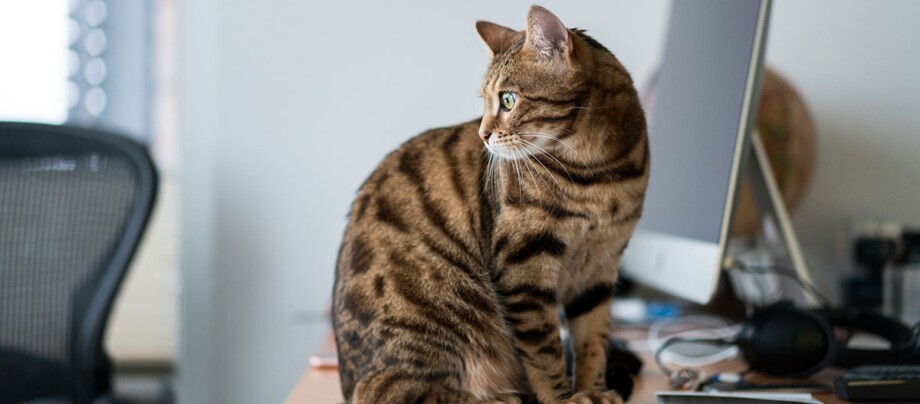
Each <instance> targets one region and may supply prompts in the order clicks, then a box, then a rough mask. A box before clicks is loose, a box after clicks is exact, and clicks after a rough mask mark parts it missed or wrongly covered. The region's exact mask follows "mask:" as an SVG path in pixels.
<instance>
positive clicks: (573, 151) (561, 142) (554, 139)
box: [517, 132, 584, 162]
mask: <svg viewBox="0 0 920 404" xmlns="http://www.w3.org/2000/svg"><path fill="white" fill-rule="evenodd" d="M569 133H571V132H569ZM517 134H518V135H524V136H533V137H539V138H545V139H549V140H552V141H554V142H557V143H559V144H561V145H563V146H565V147H566V148H568V149H569V150H571V151H572V153H574V154H575V158H577V159H578V160H579V162H583V161H584V159H582V158H581V155H580V154H578V151H576V150H575V148H573V147H572V146H571V145H569V144H568V143H566V142H564V141H562V140H560V139H557V138H556V137H555V136H553V135H550V134H548V133H544V132H518V133H517Z"/></svg>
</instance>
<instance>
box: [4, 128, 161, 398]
mask: <svg viewBox="0 0 920 404" xmlns="http://www.w3.org/2000/svg"><path fill="white" fill-rule="evenodd" d="M156 190H157V175H156V170H155V168H154V165H153V163H152V161H151V159H150V156H149V155H148V154H147V152H146V150H145V148H144V147H143V146H141V145H139V144H137V143H136V142H134V141H131V140H129V139H127V138H126V137H124V136H119V135H116V134H113V133H109V132H104V131H100V130H94V129H87V128H79V127H72V126H53V125H42V124H29V123H12V122H0V403H4V402H19V401H24V400H29V399H33V398H36V397H49V396H53V397H60V398H65V399H66V400H68V401H73V402H77V403H82V402H92V401H93V399H94V398H95V397H98V396H99V395H100V394H103V393H106V392H107V390H108V388H109V379H110V377H111V367H110V364H109V362H108V357H107V356H106V354H105V352H104V348H103V337H104V331H105V326H106V323H107V319H108V316H109V312H110V309H111V306H112V301H113V299H114V297H115V294H116V292H117V290H118V288H119V285H120V283H121V280H122V278H123V277H124V275H125V272H126V270H127V267H128V263H129V262H130V260H131V257H132V256H133V255H134V251H135V249H136V247H137V244H138V241H139V240H140V237H141V234H142V233H143V230H144V228H145V226H146V224H147V219H148V218H149V216H150V212H151V209H152V207H153V203H154V199H155V197H156Z"/></svg>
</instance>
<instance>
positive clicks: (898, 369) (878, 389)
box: [834, 365, 920, 402]
mask: <svg viewBox="0 0 920 404" xmlns="http://www.w3.org/2000/svg"><path fill="white" fill-rule="evenodd" d="M834 390H835V391H836V393H837V397H839V398H840V399H842V400H846V401H873V402H875V401H911V402H917V401H920V365H872V366H860V367H858V368H854V369H850V371H848V372H847V373H846V374H844V375H843V376H841V377H838V378H837V379H836V380H835V381H834Z"/></svg>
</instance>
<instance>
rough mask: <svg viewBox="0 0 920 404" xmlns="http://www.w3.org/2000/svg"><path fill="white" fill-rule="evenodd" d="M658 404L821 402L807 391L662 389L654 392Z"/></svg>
mask: <svg viewBox="0 0 920 404" xmlns="http://www.w3.org/2000/svg"><path fill="white" fill-rule="evenodd" d="M655 399H656V401H657V403H658V404H723V403H744V404H770V403H808V404H821V401H819V400H816V399H815V398H814V397H812V396H811V394H808V393H751V392H718V393H706V392H693V391H662V392H658V393H656V394H655Z"/></svg>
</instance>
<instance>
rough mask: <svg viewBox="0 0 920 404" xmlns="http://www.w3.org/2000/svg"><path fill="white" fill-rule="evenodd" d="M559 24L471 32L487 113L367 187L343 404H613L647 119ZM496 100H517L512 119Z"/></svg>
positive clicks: (343, 339)
mask: <svg viewBox="0 0 920 404" xmlns="http://www.w3.org/2000/svg"><path fill="white" fill-rule="evenodd" d="M554 23H556V24H559V26H561V23H558V19H556V18H555V16H553V15H552V14H550V13H549V12H548V11H546V10H545V9H542V8H540V7H538V6H534V7H533V8H531V10H530V12H529V14H528V27H527V30H526V31H522V32H515V31H512V30H510V29H507V28H504V27H500V26H497V25H494V24H491V23H482V22H481V23H479V24H477V27H478V29H479V31H480V36H481V37H482V38H483V40H484V41H485V42H486V44H487V46H489V48H490V49H491V50H492V51H493V60H492V64H491V65H490V68H489V70H488V72H487V74H486V77H485V79H484V81H483V85H482V95H483V99H484V101H485V102H484V104H485V113H484V115H483V117H482V118H480V119H476V120H473V121H470V122H466V123H463V124H460V125H457V126H452V127H446V128H440V129H433V130H430V131H428V132H425V133H422V134H421V135H419V136H417V137H415V138H413V139H411V140H409V141H408V142H406V143H405V144H404V145H402V146H401V147H400V148H399V149H397V150H395V151H394V152H392V153H390V154H389V155H388V156H387V157H386V158H385V159H384V160H383V162H382V163H381V164H380V166H379V167H378V168H377V169H376V170H375V171H374V172H373V173H372V174H371V175H370V177H369V178H368V179H367V181H366V182H365V183H364V184H363V185H362V186H361V188H360V190H359V191H358V194H357V197H356V199H355V202H354V204H353V205H352V208H351V213H350V215H349V223H348V226H347V229H346V231H345V237H344V241H343V243H342V247H341V250H340V253H339V258H338V262H337V268H336V281H335V288H334V296H333V300H334V302H333V318H334V328H335V336H336V343H337V346H338V353H339V359H340V376H341V381H342V390H343V393H344V395H345V398H346V400H347V401H349V402H353V403H397V402H424V403H429V402H430V403H435V402H437V403H440V402H457V403H467V402H470V403H472V402H516V401H518V400H519V399H520V398H521V397H528V396H530V397H534V396H535V397H536V398H537V399H538V400H539V401H540V402H548V403H549V402H571V403H576V402H577V403H582V402H584V403H590V402H619V401H620V400H619V397H618V396H617V395H616V393H615V392H605V390H606V386H604V374H603V370H604V368H605V364H604V360H605V357H606V355H605V351H606V348H607V346H606V344H607V336H608V335H609V333H610V327H611V324H610V316H609V305H610V302H611V299H612V296H611V295H612V291H613V285H614V283H615V282H616V275H617V266H618V264H619V261H620V256H621V254H622V252H623V250H624V249H625V247H626V244H627V242H628V240H629V238H630V236H631V235H632V232H633V229H634V228H635V225H636V222H637V221H638V219H639V217H640V216H641V211H642V201H643V198H644V194H645V189H646V183H647V178H648V167H649V150H648V140H647V138H646V127H645V118H644V114H643V112H642V110H641V107H640V106H639V101H638V98H637V95H636V91H635V89H634V87H633V84H632V80H631V78H630V76H629V74H628V73H627V72H626V70H625V69H624V68H623V66H622V65H621V64H620V63H619V62H618V61H617V59H616V58H615V57H614V56H613V55H612V54H611V53H610V52H609V51H607V50H606V49H605V48H604V47H603V46H602V45H600V44H599V43H598V42H597V41H595V40H594V39H591V38H590V37H588V36H587V35H586V34H585V33H584V32H583V31H580V30H575V29H568V30H566V29H564V28H562V31H559V30H556V31H553V30H552V28H553V27H554V26H552V24H554ZM541 24H542V25H541ZM547 24H549V26H547ZM541 30H542V31H541ZM561 32H564V34H560V33H561ZM534 38H536V39H534ZM538 46H539V47H542V48H539V49H538V48H537V47H538ZM547 46H549V47H552V49H547V48H546V47H547ZM502 91H513V92H515V93H516V94H517V95H518V99H517V102H516V104H515V105H514V107H513V108H512V109H511V110H509V111H501V110H500V109H499V108H498V104H497V103H498V100H499V99H498V97H499V95H498V94H499V93H500V92H502ZM485 132H487V133H491V137H489V140H488V147H486V145H485V144H484V142H483V140H481V139H480V137H479V134H480V133H485ZM558 307H563V308H564V310H565V313H566V315H567V317H568V319H567V323H568V324H567V326H568V328H569V330H570V332H571V334H572V338H573V346H574V350H575V360H576V361H575V363H576V368H575V371H574V374H575V380H574V381H573V380H569V379H568V378H567V377H566V375H565V369H564V362H563V360H562V345H561V342H560V339H559V328H560V324H559V320H558V316H557V314H556V313H557V308H558Z"/></svg>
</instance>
